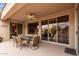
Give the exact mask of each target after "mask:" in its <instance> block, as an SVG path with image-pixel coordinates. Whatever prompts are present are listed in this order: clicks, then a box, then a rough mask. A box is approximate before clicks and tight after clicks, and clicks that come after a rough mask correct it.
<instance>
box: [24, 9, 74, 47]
mask: <svg viewBox="0 0 79 59" xmlns="http://www.w3.org/2000/svg"><path fill="white" fill-rule="evenodd" d="M63 15H69V45H68V46H67V47H69V48H75V18H74V17H75V15H74V8H70V9H67V10H63V11H59V12H57V13H53V14H52V15H48V16H44V17H41V18H39V20H40V21H41V20H45V19H50V18H56V17H59V16H63ZM26 23H27V22H26ZM40 32H41V30H40V31H39V33H40ZM25 35H27V24H26V27H25Z"/></svg>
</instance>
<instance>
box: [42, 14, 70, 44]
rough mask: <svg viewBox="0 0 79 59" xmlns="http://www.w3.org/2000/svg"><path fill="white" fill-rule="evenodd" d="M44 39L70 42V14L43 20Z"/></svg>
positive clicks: (63, 42) (64, 42)
mask: <svg viewBox="0 0 79 59" xmlns="http://www.w3.org/2000/svg"><path fill="white" fill-rule="evenodd" d="M41 24H42V25H41V27H42V32H41V34H42V40H46V41H50V42H57V43H62V44H69V16H68V15H66V16H61V17H57V18H53V19H48V20H43V21H42V22H41Z"/></svg>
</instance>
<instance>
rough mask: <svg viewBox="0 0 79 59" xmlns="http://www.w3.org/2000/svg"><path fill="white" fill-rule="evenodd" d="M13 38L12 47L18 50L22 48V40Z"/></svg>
mask: <svg viewBox="0 0 79 59" xmlns="http://www.w3.org/2000/svg"><path fill="white" fill-rule="evenodd" d="M12 38H13V46H14V45H16V47H17V48H18V47H20V49H21V48H22V45H23V42H22V40H21V39H20V37H19V36H18V37H17V36H12Z"/></svg>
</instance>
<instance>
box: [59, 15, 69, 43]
mask: <svg viewBox="0 0 79 59" xmlns="http://www.w3.org/2000/svg"><path fill="white" fill-rule="evenodd" d="M68 18H69V17H68V16H62V17H58V43H64V44H69V20H68Z"/></svg>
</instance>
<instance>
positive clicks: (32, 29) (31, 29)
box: [28, 22, 38, 34]
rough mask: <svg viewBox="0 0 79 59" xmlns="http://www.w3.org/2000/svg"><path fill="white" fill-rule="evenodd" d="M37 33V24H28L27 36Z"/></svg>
mask: <svg viewBox="0 0 79 59" xmlns="http://www.w3.org/2000/svg"><path fill="white" fill-rule="evenodd" d="M36 32H38V22H33V23H28V34H34V33H36Z"/></svg>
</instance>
